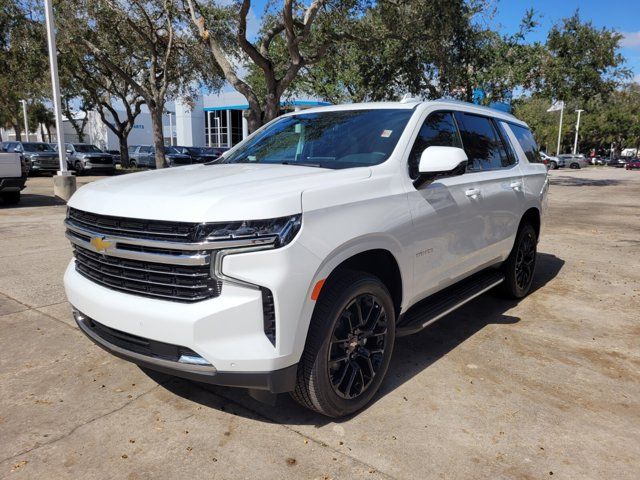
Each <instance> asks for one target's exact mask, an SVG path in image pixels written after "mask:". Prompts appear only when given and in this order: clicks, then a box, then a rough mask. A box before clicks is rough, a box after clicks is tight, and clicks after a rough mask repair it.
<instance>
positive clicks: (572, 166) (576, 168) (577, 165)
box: [569, 163, 580, 170]
mask: <svg viewBox="0 0 640 480" xmlns="http://www.w3.org/2000/svg"><path fill="white" fill-rule="evenodd" d="M569 168H573V169H574V170H579V169H580V165H579V164H577V163H572V164H571V165H569Z"/></svg>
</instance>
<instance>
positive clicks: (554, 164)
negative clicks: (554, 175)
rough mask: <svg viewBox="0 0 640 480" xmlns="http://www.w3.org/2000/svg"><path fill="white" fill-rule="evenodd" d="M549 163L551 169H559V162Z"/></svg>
mask: <svg viewBox="0 0 640 480" xmlns="http://www.w3.org/2000/svg"><path fill="white" fill-rule="evenodd" d="M549 165H550V166H551V170H557V169H558V163H557V162H549Z"/></svg>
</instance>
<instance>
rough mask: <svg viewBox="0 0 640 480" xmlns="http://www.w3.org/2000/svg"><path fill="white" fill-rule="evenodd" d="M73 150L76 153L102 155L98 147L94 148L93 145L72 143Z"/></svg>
mask: <svg viewBox="0 0 640 480" xmlns="http://www.w3.org/2000/svg"><path fill="white" fill-rule="evenodd" d="M73 148H75V149H76V152H82V153H102V150H100V149H99V148H98V147H96V146H95V145H83V144H77V143H74V144H73Z"/></svg>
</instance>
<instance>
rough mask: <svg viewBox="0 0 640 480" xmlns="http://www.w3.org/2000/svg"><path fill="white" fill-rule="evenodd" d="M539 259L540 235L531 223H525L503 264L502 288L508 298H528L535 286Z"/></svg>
mask: <svg viewBox="0 0 640 480" xmlns="http://www.w3.org/2000/svg"><path fill="white" fill-rule="evenodd" d="M537 257H538V235H537V233H536V230H535V229H534V228H533V226H532V225H531V224H530V223H523V224H522V225H521V226H520V229H519V230H518V233H517V235H516V241H515V243H514V245H513V249H512V250H511V253H510V254H509V257H508V258H507V260H505V262H504V263H503V264H502V271H503V272H504V282H502V285H501V286H500V290H501V291H502V293H503V294H504V295H505V296H506V297H508V298H516V299H518V298H522V297H525V296H527V294H528V293H529V292H530V291H531V286H532V285H533V278H534V275H535V269H536V260H537Z"/></svg>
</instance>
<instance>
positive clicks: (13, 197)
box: [0, 192, 20, 205]
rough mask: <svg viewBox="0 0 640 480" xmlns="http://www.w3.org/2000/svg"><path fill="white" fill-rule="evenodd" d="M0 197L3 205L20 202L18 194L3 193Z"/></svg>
mask: <svg viewBox="0 0 640 480" xmlns="http://www.w3.org/2000/svg"><path fill="white" fill-rule="evenodd" d="M0 196H2V200H3V201H4V203H5V205H15V204H17V203H18V202H19V201H20V192H5V193H1V194H0Z"/></svg>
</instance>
